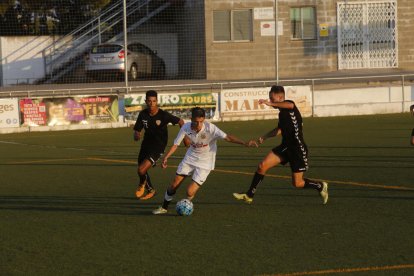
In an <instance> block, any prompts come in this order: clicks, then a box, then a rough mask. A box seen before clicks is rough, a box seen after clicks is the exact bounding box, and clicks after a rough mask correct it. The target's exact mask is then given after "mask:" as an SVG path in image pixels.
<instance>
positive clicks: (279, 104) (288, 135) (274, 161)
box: [233, 85, 328, 204]
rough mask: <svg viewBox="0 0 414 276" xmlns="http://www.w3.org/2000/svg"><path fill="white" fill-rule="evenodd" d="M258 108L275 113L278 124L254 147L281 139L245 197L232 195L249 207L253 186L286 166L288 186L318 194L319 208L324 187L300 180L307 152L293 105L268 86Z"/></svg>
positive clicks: (279, 89) (276, 88)
mask: <svg viewBox="0 0 414 276" xmlns="http://www.w3.org/2000/svg"><path fill="white" fill-rule="evenodd" d="M259 103H260V104H265V105H267V106H272V107H273V108H277V109H279V111H280V113H279V124H278V126H277V127H276V128H274V129H272V130H271V131H269V132H268V133H266V134H265V135H263V136H261V137H259V138H258V140H257V142H258V144H262V143H263V142H264V140H266V139H267V138H270V137H274V136H276V135H278V134H281V135H282V143H281V144H280V145H279V146H277V147H275V148H273V149H272V150H271V151H270V152H269V153H268V154H267V155H266V156H265V157H264V159H263V160H262V161H261V162H260V163H259V165H258V167H257V170H256V173H255V174H254V177H253V179H252V182H251V185H250V188H249V190H248V191H247V192H246V193H234V194H233V196H234V197H235V198H236V199H238V200H243V201H245V202H246V203H249V204H250V203H252V202H253V197H254V194H255V192H256V189H257V186H258V185H259V184H260V183H261V182H262V181H263V178H264V176H265V174H266V172H267V171H268V170H269V169H270V168H273V167H275V166H277V165H279V164H282V165H285V164H287V163H289V164H290V168H291V171H292V184H293V186H295V187H296V188H310V189H315V190H317V191H318V192H319V194H320V196H321V197H322V200H323V204H326V203H327V202H328V183H326V182H321V181H316V180H311V179H308V178H304V176H303V174H304V172H305V171H306V170H307V169H308V149H307V147H306V144H305V141H304V139H303V132H302V115H301V114H300V112H299V110H298V108H297V107H296V105H295V103H294V102H293V101H289V100H285V89H284V88H283V86H276V85H274V86H272V88H271V89H270V92H269V100H259Z"/></svg>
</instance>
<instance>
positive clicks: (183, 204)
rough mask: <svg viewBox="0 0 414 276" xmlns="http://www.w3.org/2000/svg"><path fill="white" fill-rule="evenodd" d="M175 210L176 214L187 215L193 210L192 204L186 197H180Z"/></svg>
mask: <svg viewBox="0 0 414 276" xmlns="http://www.w3.org/2000/svg"><path fill="white" fill-rule="evenodd" d="M175 210H176V211H177V214H178V215H180V216H189V215H191V214H192V213H193V211H194V205H193V203H192V202H191V201H190V200H188V199H186V198H185V199H181V200H180V201H178V202H177V205H176V206H175Z"/></svg>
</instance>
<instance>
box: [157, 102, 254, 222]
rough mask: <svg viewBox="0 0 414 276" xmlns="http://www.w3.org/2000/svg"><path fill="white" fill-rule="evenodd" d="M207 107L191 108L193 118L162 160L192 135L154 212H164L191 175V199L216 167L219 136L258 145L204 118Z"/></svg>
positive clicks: (163, 164) (165, 162)
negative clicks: (162, 200) (241, 138)
mask: <svg viewBox="0 0 414 276" xmlns="http://www.w3.org/2000/svg"><path fill="white" fill-rule="evenodd" d="M205 117H206V116H205V111H204V109H202V108H200V107H195V108H193V109H192V110H191V122H188V123H185V124H184V125H183V126H182V127H181V129H180V132H179V133H178V135H177V137H176V138H175V140H174V145H173V146H172V147H171V148H170V150H169V151H168V153H167V154H166V155H165V157H164V159H163V161H162V167H163V168H166V167H167V163H168V158H169V157H170V156H171V155H172V154H173V153H174V152H175V151H176V150H177V147H178V146H179V145H180V143H181V141H183V139H184V137H185V136H187V137H189V138H190V141H191V144H190V147H189V148H188V149H187V152H186V154H185V156H184V158H183V160H182V161H181V163H180V165H179V166H178V169H177V171H176V175H175V178H174V180H173V181H172V183H171V184H170V186H169V187H168V188H167V191H166V192H165V196H164V202H163V204H162V206H160V207H158V208H157V209H155V210H153V211H152V213H153V214H154V215H159V214H165V213H167V210H168V205H169V204H170V202H171V201H172V199H173V196H174V194H175V193H176V191H177V189H178V188H179V187H180V185H181V183H182V182H183V180H184V179H185V178H186V177H187V176H190V175H192V182H191V183H190V185H189V186H188V188H187V198H188V199H189V200H192V199H193V198H194V196H195V194H196V193H197V191H198V190H199V189H200V187H201V185H203V183H204V182H205V181H206V179H207V176H208V175H209V174H210V172H211V171H212V170H213V169H214V165H215V161H216V153H217V144H216V141H217V140H218V139H224V140H226V141H227V142H230V143H235V144H240V145H244V146H256V147H257V146H258V145H257V143H256V142H255V141H250V142H244V141H242V140H240V139H239V138H237V137H235V136H233V135H230V134H226V133H224V132H223V131H222V130H220V129H219V128H218V127H217V126H215V125H213V124H211V123H209V122H206V121H205Z"/></svg>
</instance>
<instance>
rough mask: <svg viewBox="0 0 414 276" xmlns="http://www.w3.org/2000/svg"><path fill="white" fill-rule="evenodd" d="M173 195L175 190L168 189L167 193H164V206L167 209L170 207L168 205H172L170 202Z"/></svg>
mask: <svg viewBox="0 0 414 276" xmlns="http://www.w3.org/2000/svg"><path fill="white" fill-rule="evenodd" d="M173 195H175V191H173V190H170V189H167V191H165V195H164V202H163V203H162V208H164V209H165V210H167V209H168V205H170V202H171V201H172V199H173Z"/></svg>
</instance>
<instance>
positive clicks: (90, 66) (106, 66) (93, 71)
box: [85, 42, 165, 81]
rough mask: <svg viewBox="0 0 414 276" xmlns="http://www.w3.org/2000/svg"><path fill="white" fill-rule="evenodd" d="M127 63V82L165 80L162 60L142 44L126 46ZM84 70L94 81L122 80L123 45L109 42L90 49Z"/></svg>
mask: <svg viewBox="0 0 414 276" xmlns="http://www.w3.org/2000/svg"><path fill="white" fill-rule="evenodd" d="M127 63H128V64H127V68H128V79H129V80H132V81H133V80H137V79H146V78H155V79H163V78H165V63H164V60H163V59H162V58H160V57H159V56H158V55H157V52H156V51H153V50H151V49H150V48H148V47H147V46H145V45H144V44H142V43H138V42H133V43H130V44H128V58H127ZM85 70H86V74H87V75H88V76H89V77H92V78H94V79H100V78H101V77H102V78H103V77H104V78H105V79H108V78H110V79H114V77H116V78H122V77H123V76H124V74H125V73H124V72H125V71H124V70H125V50H124V43H123V42H111V43H104V44H99V45H97V46H94V47H92V49H91V50H90V51H89V53H88V54H87V55H86V61H85ZM111 76H113V77H112V78H111Z"/></svg>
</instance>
